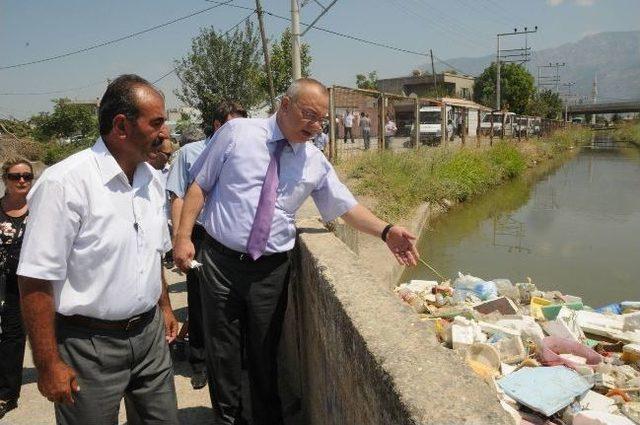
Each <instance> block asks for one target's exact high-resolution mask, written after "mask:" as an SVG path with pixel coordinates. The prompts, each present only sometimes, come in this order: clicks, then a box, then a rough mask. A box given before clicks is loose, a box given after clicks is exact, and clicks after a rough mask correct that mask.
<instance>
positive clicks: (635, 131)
mask: <svg viewBox="0 0 640 425" xmlns="http://www.w3.org/2000/svg"><path fill="white" fill-rule="evenodd" d="M613 136H614V138H615V139H616V140H620V141H624V142H636V143H638V142H640V122H638V121H636V122H631V123H625V124H622V125H621V126H620V127H619V128H617V129H616V130H614V131H613Z"/></svg>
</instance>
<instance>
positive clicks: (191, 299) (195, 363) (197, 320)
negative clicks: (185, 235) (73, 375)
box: [187, 224, 207, 372]
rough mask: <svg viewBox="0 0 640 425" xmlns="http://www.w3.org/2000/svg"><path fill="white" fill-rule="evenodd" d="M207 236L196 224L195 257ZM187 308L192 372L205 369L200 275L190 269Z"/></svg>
mask: <svg viewBox="0 0 640 425" xmlns="http://www.w3.org/2000/svg"><path fill="white" fill-rule="evenodd" d="M206 234H207V232H206V230H204V227H202V226H200V225H198V224H196V225H195V226H194V227H193V232H192V233H191V241H192V242H193V246H194V247H195V250H196V255H198V252H199V251H200V249H202V241H204V237H205V235H206ZM187 307H188V310H187V311H188V314H189V364H191V368H192V369H193V371H194V372H202V371H203V370H204V369H205V358H206V355H205V347H204V331H203V329H202V295H201V294H200V273H199V272H198V271H197V270H195V269H191V270H189V271H188V272H187Z"/></svg>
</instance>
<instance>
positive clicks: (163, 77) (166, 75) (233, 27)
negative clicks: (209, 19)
mask: <svg viewBox="0 0 640 425" xmlns="http://www.w3.org/2000/svg"><path fill="white" fill-rule="evenodd" d="M254 13H256V11H255V10H253V11H252V12H251V13H249V14H248V15H247V16H245V17H244V18H242V20H240V21H239V22H238V23H237V24H235V25H234V26H232V27H231V28H229V29H228V30H226V31H225V32H223V33H222V35H223V36H225V35H227V34H229V33H230V32H231V31H233V30H234V29H236V28H238V27H239V26H240V24H242V23H243V22H245V21H246V20H248V19H249V18H251V16H252V15H253V14H254ZM177 70H178V67H177V66H176V67H174V68H173V69H171V71H169V72H167V73H165V74H163V75H162V76H161V77H160V78H158V79H156V80H155V81H153V82H152V84H156V83H158V82H160V81H162V80H163V79H165V78H166V77H168V76H169V75H171V74H173V73H174V72H176V71H177Z"/></svg>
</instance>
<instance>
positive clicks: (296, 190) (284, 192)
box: [276, 179, 315, 215]
mask: <svg viewBox="0 0 640 425" xmlns="http://www.w3.org/2000/svg"><path fill="white" fill-rule="evenodd" d="M314 188H315V182H313V181H310V180H305V179H303V180H301V181H298V182H286V183H285V184H284V185H282V186H280V187H279V188H278V197H277V199H276V205H278V206H279V207H280V208H281V209H283V210H284V211H286V212H287V213H289V214H292V215H293V214H295V213H296V211H298V209H299V208H300V206H301V205H302V203H303V202H304V201H305V199H307V198H308V197H309V195H310V194H311V192H312V191H313V189H314Z"/></svg>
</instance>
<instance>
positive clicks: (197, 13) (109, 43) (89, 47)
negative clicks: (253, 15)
mask: <svg viewBox="0 0 640 425" xmlns="http://www.w3.org/2000/svg"><path fill="white" fill-rule="evenodd" d="M232 1H234V0H228V1H226V2H219V3H217V4H215V5H214V6H211V7H207V8H205V9H202V10H198V11H196V12H193V13H190V14H188V15H185V16H181V17H179V18H175V19H172V20H170V21H167V22H164V23H162V24H158V25H154V26H152V27H149V28H145V29H143V30H141V31H137V32H134V33H131V34H127V35H125V36H122V37H118V38H115V39H113V40H109V41H105V42H102V43H98V44H94V45H92V46H88V47H84V48H82V49H78V50H74V51H72V52H67V53H62V54H59V55H55V56H49V57H47V58H42V59H37V60H32V61H29V62H22V63H16V64H13V65H5V66H0V71H1V70H5V69H13V68H20V67H23V66H27V65H34V64H37V63H43V62H49V61H53V60H56V59H62V58H66V57H69V56H73V55H77V54H79V53H84V52H88V51H90V50H95V49H98V48H100V47H105V46H109V45H111V44H115V43H119V42H121V41H124V40H128V39H130V38H134V37H137V36H139V35H142V34H146V33H148V32H151V31H155V30H157V29H160V28H164V27H166V26H168V25H171V24H175V23H176V22H180V21H184V20H185V19H189V18H191V17H193V16H196V15H200V14H201V13H205V12H208V11H210V10H211V9H215V8H217V7H220V6H224V5H227V4H229V3H231V2H232Z"/></svg>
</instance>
